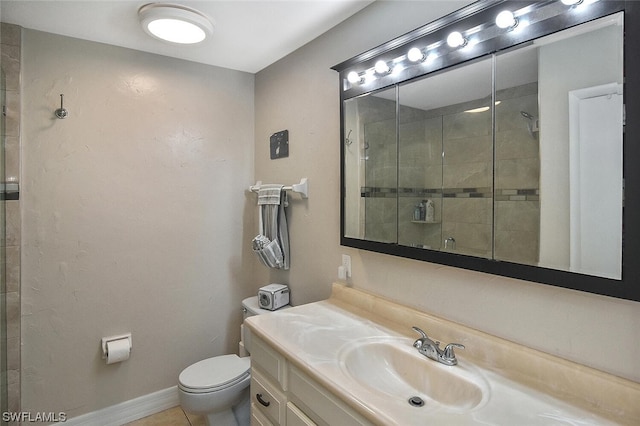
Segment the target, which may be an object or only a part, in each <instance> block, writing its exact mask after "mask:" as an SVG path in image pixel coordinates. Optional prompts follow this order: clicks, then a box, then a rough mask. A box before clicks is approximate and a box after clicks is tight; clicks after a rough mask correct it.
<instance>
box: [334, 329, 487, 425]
mask: <svg viewBox="0 0 640 426" xmlns="http://www.w3.org/2000/svg"><path fill="white" fill-rule="evenodd" d="M412 344H413V340H411V339H409V338H403V337H376V338H368V339H359V340H356V341H354V342H351V343H349V344H348V345H346V346H344V347H343V348H342V350H341V351H340V353H339V354H338V357H339V360H340V367H341V369H342V371H343V372H344V373H345V374H346V375H347V376H349V377H350V378H351V379H353V380H354V381H356V382H358V383H359V384H360V385H362V386H364V387H366V388H369V390H370V391H372V392H376V393H381V394H384V395H385V398H391V399H400V400H403V401H404V403H406V404H407V407H409V406H411V405H415V403H416V402H418V403H419V401H420V400H422V401H423V402H424V406H423V409H428V410H429V409H440V410H442V409H445V410H447V411H456V412H465V411H470V410H473V409H475V408H477V407H480V406H482V405H484V403H486V401H487V400H488V398H489V385H488V382H487V381H486V379H485V378H484V377H483V375H482V374H481V373H480V371H478V370H477V369H475V368H473V367H472V366H467V365H465V363H464V361H462V362H460V363H459V364H458V365H456V366H446V365H443V364H440V363H438V362H436V361H433V360H431V359H428V358H426V357H425V356H423V355H421V354H419V353H418V351H417V350H416V349H415V348H414V347H413V346H412ZM415 397H417V399H415ZM410 400H411V401H412V402H413V404H412V402H410ZM418 405H419V404H418Z"/></svg>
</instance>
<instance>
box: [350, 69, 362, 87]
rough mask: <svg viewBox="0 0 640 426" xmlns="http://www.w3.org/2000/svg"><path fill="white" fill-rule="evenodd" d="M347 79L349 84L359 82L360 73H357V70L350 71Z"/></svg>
mask: <svg viewBox="0 0 640 426" xmlns="http://www.w3.org/2000/svg"><path fill="white" fill-rule="evenodd" d="M347 81H348V82H349V83H351V84H356V83H361V82H362V77H360V74H358V73H357V72H355V71H351V72H350V73H349V74H347Z"/></svg>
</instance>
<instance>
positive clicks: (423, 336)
mask: <svg viewBox="0 0 640 426" xmlns="http://www.w3.org/2000/svg"><path fill="white" fill-rule="evenodd" d="M411 329H412V330H413V331H415V332H416V333H420V335H421V336H422V338H423V339H428V338H429V336H427V333H425V332H424V331H422V330H421V329H419V328H418V327H416V326H415V325H414V326H413V327H411Z"/></svg>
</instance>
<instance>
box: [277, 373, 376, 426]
mask: <svg viewBox="0 0 640 426" xmlns="http://www.w3.org/2000/svg"><path fill="white" fill-rule="evenodd" d="M289 389H290V390H289V398H290V400H291V401H292V402H293V403H294V404H295V405H296V406H297V407H299V408H300V409H302V410H304V413H305V414H306V415H307V416H308V417H310V418H311V419H313V421H314V422H316V423H317V424H318V425H322V426H337V425H340V426H364V425H367V426H370V425H371V422H369V421H367V420H366V419H365V418H364V417H362V416H361V415H360V414H358V413H356V412H355V411H354V410H353V409H352V408H350V407H348V406H347V405H346V404H345V403H344V402H342V401H341V400H340V399H338V398H337V397H335V396H333V394H331V392H329V391H328V390H327V389H325V388H324V387H323V386H322V385H320V384H319V383H317V382H316V381H315V380H313V379H312V378H311V377H309V376H307V375H306V374H305V373H303V372H302V371H300V370H298V369H297V368H295V367H290V371H289Z"/></svg>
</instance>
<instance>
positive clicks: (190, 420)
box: [125, 406, 205, 426]
mask: <svg viewBox="0 0 640 426" xmlns="http://www.w3.org/2000/svg"><path fill="white" fill-rule="evenodd" d="M125 426H205V422H204V417H202V416H195V415H193V414H187V413H185V412H184V411H182V408H180V407H179V406H178V407H173V408H170V409H168V410H165V411H162V412H160V413H157V414H154V415H151V416H149V417H145V418H143V419H140V420H136V421H135V422H131V423H127V424H126V425H125Z"/></svg>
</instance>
